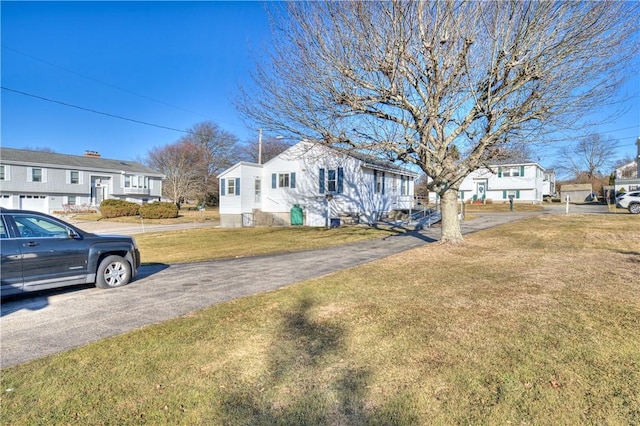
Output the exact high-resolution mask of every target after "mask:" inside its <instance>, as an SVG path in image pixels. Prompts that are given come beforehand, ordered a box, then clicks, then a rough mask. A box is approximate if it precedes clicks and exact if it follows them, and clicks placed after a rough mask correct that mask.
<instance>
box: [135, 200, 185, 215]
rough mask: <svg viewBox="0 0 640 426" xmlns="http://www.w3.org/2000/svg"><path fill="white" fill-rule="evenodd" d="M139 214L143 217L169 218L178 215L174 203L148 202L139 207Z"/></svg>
mask: <svg viewBox="0 0 640 426" xmlns="http://www.w3.org/2000/svg"><path fill="white" fill-rule="evenodd" d="M140 215H141V216H142V217H144V218H145V219H171V218H174V217H178V206H176V205H175V204H174V203H164V202H156V203H149V204H145V205H143V206H142V207H140Z"/></svg>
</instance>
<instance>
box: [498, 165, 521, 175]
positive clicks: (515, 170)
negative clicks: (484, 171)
mask: <svg viewBox="0 0 640 426" xmlns="http://www.w3.org/2000/svg"><path fill="white" fill-rule="evenodd" d="M518 176H524V166H520V167H498V177H518Z"/></svg>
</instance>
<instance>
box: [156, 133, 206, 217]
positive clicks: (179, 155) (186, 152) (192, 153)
mask: <svg viewBox="0 0 640 426" xmlns="http://www.w3.org/2000/svg"><path fill="white" fill-rule="evenodd" d="M204 157H205V153H204V152H203V148H202V146H199V145H197V144H195V143H193V142H189V141H178V142H175V143H173V144H170V145H166V146H163V147H161V148H153V149H152V150H151V151H149V154H148V159H147V161H146V162H145V163H146V164H147V165H148V166H149V167H152V168H153V169H155V170H158V171H159V172H161V173H163V174H164V175H165V180H164V181H163V184H162V195H163V196H165V197H167V198H169V199H171V200H172V201H173V202H174V203H176V204H177V205H178V207H180V205H181V204H182V202H183V201H184V200H186V199H191V198H195V197H197V196H199V195H200V194H201V188H202V169H203V168H204V163H203V158H204Z"/></svg>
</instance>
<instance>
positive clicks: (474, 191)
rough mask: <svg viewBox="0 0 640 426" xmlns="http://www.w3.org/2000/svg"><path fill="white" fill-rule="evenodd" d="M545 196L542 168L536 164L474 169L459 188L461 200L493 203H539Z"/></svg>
mask: <svg viewBox="0 0 640 426" xmlns="http://www.w3.org/2000/svg"><path fill="white" fill-rule="evenodd" d="M544 195H546V194H545V169H544V168H543V167H542V166H540V165H539V164H538V163H517V164H501V165H495V166H490V167H489V168H482V169H478V170H476V171H474V172H472V173H471V174H469V175H468V176H467V177H466V178H465V179H464V181H463V182H462V185H460V192H459V196H460V198H461V199H462V200H464V201H467V200H472V201H475V200H480V201H482V200H492V201H494V202H502V201H505V202H506V201H509V197H510V196H512V197H513V200H514V202H532V203H540V202H542V197H543V196H544Z"/></svg>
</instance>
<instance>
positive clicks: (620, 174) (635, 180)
mask: <svg viewBox="0 0 640 426" xmlns="http://www.w3.org/2000/svg"><path fill="white" fill-rule="evenodd" d="M636 146H637V147H638V152H637V154H636V159H635V160H634V161H632V162H630V163H628V164H625V165H624V166H622V167H619V168H617V169H616V172H615V173H616V181H615V192H616V193H618V192H620V191H636V190H638V189H640V138H638V139H637V140H636Z"/></svg>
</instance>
